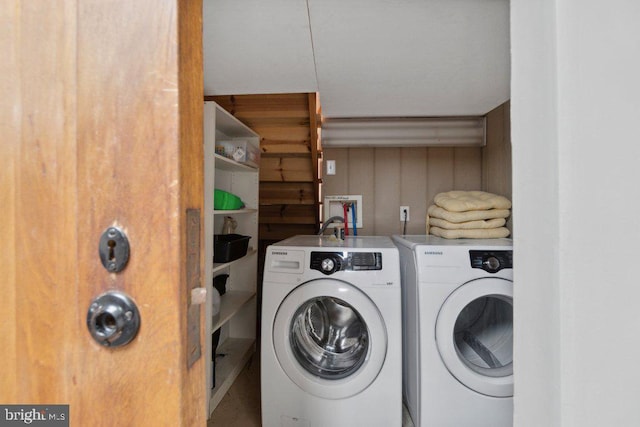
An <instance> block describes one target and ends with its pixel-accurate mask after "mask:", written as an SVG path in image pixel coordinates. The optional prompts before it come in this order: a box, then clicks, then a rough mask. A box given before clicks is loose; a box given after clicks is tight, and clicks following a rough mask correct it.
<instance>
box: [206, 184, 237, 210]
mask: <svg viewBox="0 0 640 427" xmlns="http://www.w3.org/2000/svg"><path fill="white" fill-rule="evenodd" d="M243 207H244V203H242V200H240V197H238V196H236V195H235V194H231V193H229V192H227V191H224V190H218V189H217V188H216V189H215V190H213V209H215V210H221V211H232V210H235V209H242V208H243Z"/></svg>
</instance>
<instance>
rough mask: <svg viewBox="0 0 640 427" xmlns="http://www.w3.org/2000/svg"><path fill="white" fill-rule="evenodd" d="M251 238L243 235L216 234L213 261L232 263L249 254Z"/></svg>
mask: <svg viewBox="0 0 640 427" xmlns="http://www.w3.org/2000/svg"><path fill="white" fill-rule="evenodd" d="M249 239H251V236H243V235H241V234H214V236H213V261H214V262H231V261H233V260H236V259H238V258H242V257H243V256H245V255H246V254H247V249H248V248H249Z"/></svg>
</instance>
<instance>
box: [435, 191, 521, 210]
mask: <svg viewBox="0 0 640 427" xmlns="http://www.w3.org/2000/svg"><path fill="white" fill-rule="evenodd" d="M433 201H434V202H435V204H436V205H438V206H440V207H441V208H444V209H446V210H448V211H449V212H466V211H478V210H486V209H509V208H511V201H509V199H507V198H506V197H503V196H499V195H497V194H493V193H487V192H485V191H448V192H446V193H439V194H437V195H436V197H435V198H434V199H433Z"/></svg>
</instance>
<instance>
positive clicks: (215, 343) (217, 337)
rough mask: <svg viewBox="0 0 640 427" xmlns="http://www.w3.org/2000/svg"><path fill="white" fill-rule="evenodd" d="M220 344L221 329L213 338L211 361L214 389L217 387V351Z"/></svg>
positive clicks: (217, 330)
mask: <svg viewBox="0 0 640 427" xmlns="http://www.w3.org/2000/svg"><path fill="white" fill-rule="evenodd" d="M219 342H220V328H218V329H216V331H215V332H214V333H213V336H212V338H211V360H212V361H213V369H212V370H211V375H212V377H213V378H212V379H213V387H212V388H215V387H216V350H217V348H218V343H219Z"/></svg>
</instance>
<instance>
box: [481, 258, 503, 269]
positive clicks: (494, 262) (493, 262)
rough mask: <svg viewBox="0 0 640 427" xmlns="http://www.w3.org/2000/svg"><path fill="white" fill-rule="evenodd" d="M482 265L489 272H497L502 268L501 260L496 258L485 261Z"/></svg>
mask: <svg viewBox="0 0 640 427" xmlns="http://www.w3.org/2000/svg"><path fill="white" fill-rule="evenodd" d="M482 264H483V265H484V266H485V267H487V269H488V270H489V271H496V270H498V269H499V268H500V260H499V259H498V258H496V257H494V256H490V257H489V258H487V259H485V260H484V261H483V262H482Z"/></svg>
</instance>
